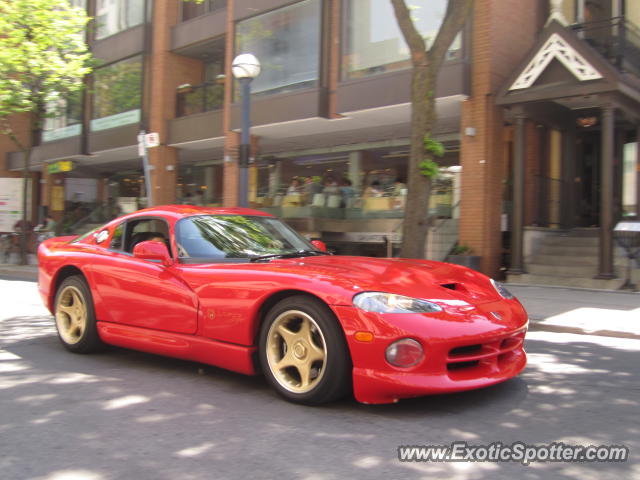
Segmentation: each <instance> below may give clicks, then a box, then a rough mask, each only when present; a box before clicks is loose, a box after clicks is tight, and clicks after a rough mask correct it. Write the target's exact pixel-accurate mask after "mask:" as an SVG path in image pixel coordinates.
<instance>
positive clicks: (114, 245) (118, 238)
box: [109, 222, 124, 250]
mask: <svg viewBox="0 0 640 480" xmlns="http://www.w3.org/2000/svg"><path fill="white" fill-rule="evenodd" d="M123 233H124V222H122V223H121V224H119V225H118V226H117V227H116V228H115V230H114V231H113V237H111V245H109V248H111V249H113V250H120V249H121V248H122V239H123V236H122V234H123Z"/></svg>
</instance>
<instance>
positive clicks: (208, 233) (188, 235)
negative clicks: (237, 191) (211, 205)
mask: <svg viewBox="0 0 640 480" xmlns="http://www.w3.org/2000/svg"><path fill="white" fill-rule="evenodd" d="M176 242H177V247H178V255H179V256H180V257H182V258H209V259H221V258H251V257H254V256H258V255H270V254H281V253H291V252H296V251H299V250H309V249H311V250H313V249H314V247H313V246H312V245H310V244H309V243H308V242H307V241H306V240H304V239H303V238H302V237H300V236H299V235H298V234H297V233H295V232H294V231H293V230H291V229H290V228H289V227H288V226H287V225H285V224H284V223H282V222H281V221H280V220H278V219H276V218H270V217H245V216H240V215H220V216H214V215H198V216H194V217H189V218H185V219H182V220H180V221H179V222H178V224H177V226H176Z"/></svg>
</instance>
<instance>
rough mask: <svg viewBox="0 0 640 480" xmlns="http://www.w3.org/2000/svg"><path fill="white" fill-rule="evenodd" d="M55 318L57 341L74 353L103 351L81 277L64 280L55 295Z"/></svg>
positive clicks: (94, 317)
mask: <svg viewBox="0 0 640 480" xmlns="http://www.w3.org/2000/svg"><path fill="white" fill-rule="evenodd" d="M54 312H55V313H54V315H55V322H56V330H57V331H58V338H59V339H60V342H62V345H63V346H64V347H65V348H66V349H67V350H69V351H70V352H73V353H92V352H97V351H100V350H102V349H104V343H102V340H100V336H99V335H98V328H97V325H96V316H95V311H94V308H93V298H92V296H91V291H90V290H89V286H88V285H87V282H86V281H85V279H84V277H82V276H80V275H74V276H71V277H67V278H65V279H64V280H63V282H62V283H61V284H60V287H59V288H58V291H57V292H56V298H55V302H54Z"/></svg>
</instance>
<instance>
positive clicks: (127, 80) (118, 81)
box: [93, 57, 142, 118]
mask: <svg viewBox="0 0 640 480" xmlns="http://www.w3.org/2000/svg"><path fill="white" fill-rule="evenodd" d="M141 77H142V61H141V58H140V57H135V58H131V59H128V60H123V61H121V62H117V63H114V64H112V65H109V66H106V67H102V68H99V69H97V70H96V71H95V73H94V86H93V89H94V95H93V118H102V117H107V116H110V115H115V114H117V113H121V112H126V111H128V110H133V109H137V108H139V107H140V98H141V96H140V90H141Z"/></svg>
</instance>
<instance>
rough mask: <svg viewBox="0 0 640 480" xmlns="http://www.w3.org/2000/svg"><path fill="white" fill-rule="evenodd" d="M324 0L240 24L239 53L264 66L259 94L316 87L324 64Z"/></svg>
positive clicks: (255, 85)
mask: <svg viewBox="0 0 640 480" xmlns="http://www.w3.org/2000/svg"><path fill="white" fill-rule="evenodd" d="M320 3H321V2H320V0H305V1H303V2H299V3H296V4H294V5H291V6H289V7H285V8H281V9H278V10H275V11H273V12H269V13H266V14H264V15H259V16H257V17H253V18H250V19H248V20H243V21H241V22H239V23H238V28H237V37H236V53H238V54H239V53H243V52H251V53H253V54H254V55H255V56H256V57H257V58H258V60H260V63H261V64H262V72H261V73H260V75H259V76H258V77H257V78H256V79H255V80H254V81H253V83H252V85H251V89H252V91H253V92H255V93H260V92H263V93H264V92H269V93H276V92H282V91H287V90H292V89H296V88H304V87H310V86H314V85H315V84H316V82H317V79H318V72H319V62H320V17H321V16H320Z"/></svg>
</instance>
